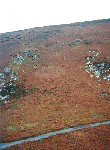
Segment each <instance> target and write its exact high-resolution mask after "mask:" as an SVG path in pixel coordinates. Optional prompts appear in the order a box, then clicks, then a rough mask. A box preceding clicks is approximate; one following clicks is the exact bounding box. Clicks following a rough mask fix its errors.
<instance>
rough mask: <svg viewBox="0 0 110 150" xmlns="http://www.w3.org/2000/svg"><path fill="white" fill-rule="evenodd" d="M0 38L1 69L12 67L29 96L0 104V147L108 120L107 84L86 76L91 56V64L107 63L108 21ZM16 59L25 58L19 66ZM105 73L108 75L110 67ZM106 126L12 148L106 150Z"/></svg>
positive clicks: (109, 99)
mask: <svg viewBox="0 0 110 150" xmlns="http://www.w3.org/2000/svg"><path fill="white" fill-rule="evenodd" d="M0 38H1V46H2V49H1V53H2V56H3V57H2V58H1V64H2V65H1V70H2V69H3V68H4V67H5V66H8V64H11V65H10V68H11V69H14V71H15V72H18V74H19V79H18V80H17V84H19V85H23V88H24V89H25V91H26V93H27V94H26V95H22V96H21V97H19V98H16V97H11V99H9V102H8V104H6V105H5V104H4V103H3V102H2V103H1V106H0V107H1V131H0V132H1V133H0V135H1V142H6V141H14V140H18V139H22V138H25V137H30V136H34V135H39V134H44V133H47V132H51V131H54V130H59V129H63V128H69V127H71V126H78V125H83V124H88V123H94V122H102V121H106V120H110V109H109V108H110V86H109V84H110V83H109V81H108V80H107V79H102V80H101V81H99V80H100V78H99V79H98V78H96V77H95V76H93V77H91V73H87V72H86V71H85V69H86V68H85V65H86V63H87V62H88V60H87V59H85V58H87V57H88V56H91V57H92V56H93V53H92V51H95V52H98V53H99V55H98V56H96V58H95V59H94V60H92V61H93V62H94V63H95V62H101V63H102V62H105V61H106V62H108V63H109V64H110V59H109V58H110V40H109V39H110V22H101V23H100V22H99V23H94V24H88V23H85V24H83V25H81V24H80V25H76V26H74V25H65V26H56V27H51V26H50V27H44V28H34V29H29V30H24V31H18V32H13V33H6V34H3V35H1V37H0ZM27 49H29V51H28V52H27ZM7 52H8V53H7ZM16 54H19V55H21V56H23V57H24V58H25V59H24V60H23V62H22V63H21V64H19V63H18V64H17V63H13V62H14V61H16V58H17V56H16ZM35 55H36V56H35ZM12 57H13V58H14V59H13V60H12ZM107 71H108V73H109V74H110V68H109V69H108V70H107ZM109 127H110V126H109V125H107V126H102V127H95V128H93V129H84V130H80V131H75V132H72V133H67V134H61V135H56V136H54V137H49V138H48V139H45V140H42V141H37V142H29V143H25V144H23V145H20V146H15V147H13V148H11V149H29V148H30V149H34V148H36V149H57V148H58V149H81V148H82V149H105V147H106V146H107V147H106V149H108V148H109V146H110V145H109V144H108V143H109V136H110V132H109ZM73 141H74V142H73ZM99 147H100V148H99Z"/></svg>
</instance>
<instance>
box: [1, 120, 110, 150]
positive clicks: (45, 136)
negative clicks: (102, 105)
mask: <svg viewBox="0 0 110 150" xmlns="http://www.w3.org/2000/svg"><path fill="white" fill-rule="evenodd" d="M107 124H110V121H106V122H102V123H94V124H88V125H83V126H77V127H74V128H69V129H63V130H60V131H55V132H50V133H46V134H43V135H40V136H36V137H31V138H27V139H25V140H21V141H15V142H9V143H1V144H0V149H3V148H8V147H10V146H14V145H16V144H22V143H24V142H29V141H38V140H41V139H44V138H48V137H50V136H54V135H56V134H60V133H66V132H72V131H76V130H80V129H84V128H88V127H96V126H100V125H107Z"/></svg>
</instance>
